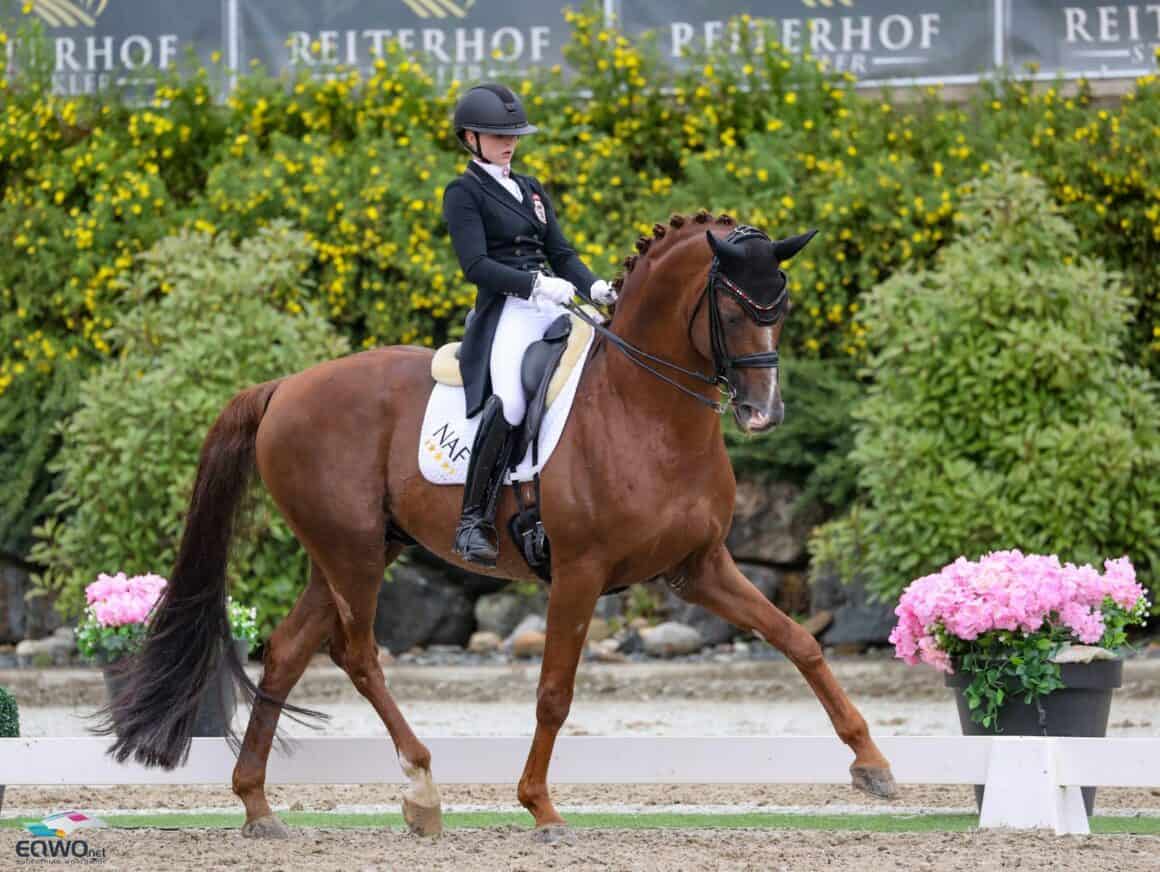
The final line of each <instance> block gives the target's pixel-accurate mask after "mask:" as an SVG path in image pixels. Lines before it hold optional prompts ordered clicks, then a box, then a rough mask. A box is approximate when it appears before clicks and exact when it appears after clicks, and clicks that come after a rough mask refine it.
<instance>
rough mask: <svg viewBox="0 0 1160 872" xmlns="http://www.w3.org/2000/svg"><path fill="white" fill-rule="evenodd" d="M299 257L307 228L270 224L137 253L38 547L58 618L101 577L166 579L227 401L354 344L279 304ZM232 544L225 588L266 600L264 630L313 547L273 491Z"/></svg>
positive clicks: (68, 442)
mask: <svg viewBox="0 0 1160 872" xmlns="http://www.w3.org/2000/svg"><path fill="white" fill-rule="evenodd" d="M305 251H306V240H305V238H304V236H303V234H302V233H300V232H298V231H290V230H287V229H286V228H285V227H283V226H280V225H273V226H271V227H269V228H266V229H264V230H262V231H259V232H258V233H257V234H256V235H255V236H254V237H252V238H251V239H248V240H246V241H244V242H243V243H241V244H240V245H237V246H235V245H233V244H232V243H230V241H229V240H228V239H226V238H225V237H224V236H219V237H218V238H217V239H216V240H211V239H210V238H209V237H207V236H205V235H203V234H190V235H183V236H178V237H173V238H170V239H166V240H163V241H161V242H160V243H158V244H157V245H155V246H154V247H153V248H152V249H150V250H149V251H148V252H146V253H145V254H144V255H142V256H141V257H140V258H139V259H138V266H137V269H136V271H135V272H133V273H131V274H130V276H129V280H128V283H127V285H126V287H125V293H124V300H123V302H124V306H125V308H124V311H123V312H122V313H121V314H120V317H119V318H118V319H117V323H118V325H119V326H118V328H117V331H116V333H115V338H116V341H117V344H118V346H119V347H120V348H121V349H122V352H121V354H120V355H119V356H118V357H117V358H116V360H113V361H110V362H108V363H107V364H106V365H104V366H102V367H99V368H97V369H95V370H94V371H93V372H92V373H91V374H90V375H89V377H88V378H87V379H86V380H85V381H84V383H83V384H82V385H81V386H80V390H79V407H78V409H77V411H76V412H75V414H73V415H72V416H71V417H70V418H69V419H68V423H67V425H66V426H65V428H64V433H63V436H64V439H63V447H62V448H61V450H60V452H59V454H58V455H57V457H56V460H55V461H54V463H53V465H52V467H51V469H52V471H53V472H55V473H57V475H58V479H57V484H56V488H55V489H54V491H53V493H52V496H51V497H50V499H49V502H48V508H49V510H50V512H51V514H50V516H49V517H48V519H47V520H46V521H45V522H44V524H42V525H41V526H40V527H38V528H37V530H36V533H37V537H38V541H37V543H36V545H35V547H34V548H33V549H32V552H31V558H32V560H34V561H35V562H36V563H38V564H40V565H41V566H44V567H46V569H45V571H44V572H43V574H41V575H39V576H37V577H36V579H35V581H36V584H37V586H38V587H41V588H43V589H47V590H50V591H53V592H54V593H56V594H57V606H58V608H59V609H60V610H61V611H63V612H65V613H67V614H70V615H76V614H78V613H79V612H80V611H81V609H82V607H83V605H84V602H85V600H84V589H85V586H86V585H88V584H89V583H90V582H92V581H94V580H95V579H96V577H97V575H98V573H101V572H106V573H109V574H113V573H116V572H120V571H123V572H125V573H126V574H128V575H136V574H142V573H150V572H152V573H156V574H157V575H161V576H167V575H168V573H169V570H170V568H171V567H172V566H173V563H174V559H175V557H176V553H177V545H178V543H179V541H180V536H181V530H182V526H183V519H184V513H185V510H186V507H187V505H188V501H189V495H190V492H191V490H192V486H193V479H194V475H195V473H196V471H197V458H198V453H199V451H200V449H201V444H202V442H203V440H204V439H205V436H206V433H207V431H208V430H209V427H210V425H212V423H213V421H214V420H215V419H216V417H217V416H218V414H219V413H220V412H221V410H222V409H223V408H224V407H225V405H226V403H227V402H228V401H229V399H230V397H232V396H233V395H234V394H235V393H236V392H237V391H239V390H241V389H242V388H245V387H248V386H249V385H252V384H257V383H260V382H263V381H267V380H269V379H273V378H278V377H280V376H282V375H285V374H287V373H292V372H296V371H298V370H300V369H304V368H306V367H308V366H310V365H312V364H314V363H317V362H319V361H322V360H328V359H330V358H332V357H337V356H339V355H341V354H343V353H345V352H346V351H347V350H348V346H347V343H346V341H345V340H343V339H342V338H340V337H338V336H337V335H336V334H335V331H334V328H333V327H332V326H331V325H330V324H329V323H328V322H327V321H326V320H325V319H324V318H322V317H320V316H319V315H316V314H314V313H313V312H312V311H311V309H312V306H311V305H310V304H304V308H303V311H301V312H300V313H298V314H291V313H290V312H286V311H282V310H280V309H279V308H278V307H277V306H274V305H271V301H272V300H274V299H285V298H289V299H293V298H296V297H299V296H305V295H306V294H305V292H306V290H307V283H306V282H305V281H304V279H303V278H302V272H303V270H304V268H305V267H306V265H307V263H308V255H306V254H304V252H305ZM239 539H240V545H239V547H236V548H235V549H234V550H233V555H232V559H231V561H230V575H231V581H232V593H233V595H234V596H235V597H236V598H238V599H239V600H240V601H242V602H244V603H246V604H247V605H251V606H256V607H257V608H258V620H259V623H260V625H261V629H262V631H263V634H265V633H268V632H269V631H270V630H271V629H272V628H273V626H274V624H275V623H277V621H278V620H279V619H280V618H281V616H282V615H283V614H285V612H286V610H287V609H288V608H289V606H290V605H291V604H292V603H293V601H294V599H295V597H296V596H297V594H298V592H299V591H300V590H301V588H302V586H303V584H304V583H305V581H306V577H307V567H306V560H305V555H304V554H303V552H302V550H301V548H300V547H299V546H298V543H297V542H296V541H295V539H294V537H293V535H292V534H291V532H290V529H289V528H288V527H287V525H286V522H285V521H284V520H283V519H282V517H281V515H280V514H278V513H277V512H276V511H275V509H274V507H273V505H272V503H271V502H270V500H269V498H268V497H266V498H264V499H262V500H260V501H257V503H256V506H255V508H254V510H253V511H252V512H250V513H249V514H248V517H247V522H246V523H245V524H244V525H243V530H242V534H241V535H240V536H239Z"/></svg>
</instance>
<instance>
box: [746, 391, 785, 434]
mask: <svg viewBox="0 0 1160 872" xmlns="http://www.w3.org/2000/svg"><path fill="white" fill-rule="evenodd" d="M733 417H734V419H735V420H736V421H737V426H738V427H740V428H741V429H742V430H744V431H745V432H746V433H763V432H765V431H766V430H770V429H772V428H774V427H776V426H777V425H778V424H780V423H781V422H782V419H784V418H785V404H784V403H782V402H781V400H780V399H778V400H777V401H776V402H774V403H772V404H771V405H770V407H769V408H768V409H761V408H758V407H757V406H755V405H753V404H752V403H738V404H737V405H736V406H734V407H733Z"/></svg>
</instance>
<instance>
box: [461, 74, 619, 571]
mask: <svg viewBox="0 0 1160 872" xmlns="http://www.w3.org/2000/svg"><path fill="white" fill-rule="evenodd" d="M454 126H455V135H456V136H457V137H458V139H459V141H460V143H461V144H462V145H463V147H464V148H466V149H467V150H468V151H469V152H471V154H472V156H473V159H472V160H471V161H470V162H469V163H468V165H467V169H466V170H465V171H464V173H463V175H462V176H459V177H458V178H456V179H455V180H454V181H452V182H451V183H450V184H449V185H448V186H447V189H446V192H445V193H444V195H443V217H444V218H445V219H446V221H447V226H448V228H449V230H450V231H451V242H452V245H453V246H454V247H455V254H456V256H457V257H458V258H459V265H460V266H461V267H462V268H463V274H464V276H466V278H467V280H468V281H469V282H472V283H473V284H474V285H475V286H476V288H477V289H478V290H477V294H476V297H475V313H474V316H473V317H470V318H469V319H468V322H467V328H466V332H465V333H464V336H463V344H462V345H461V346H460V349H459V369H460V372H461V373H462V375H463V386H464V391H465V392H466V402H467V416H468V417H469V418H471V417H474V416H475V415H476V414H480V415H481V418H480V422H479V430H478V432H477V433H476V436H475V442H474V444H473V445H472V448H471V458H470V460H469V463H468V468H467V482H466V485H465V486H464V489H463V513H462V516H461V517H460V519H459V526H458V527H457V529H456V530H455V545H454V551H455V553H456V554H459V555H460V556H462V557H463V558H464V559H465V560H467V561H469V562H473V563H478V564H481V565H483V566H495V563H496V558H497V557H498V555H499V540H498V536H497V535H496V531H495V511H496V501H497V498H498V494H499V490H500V488H501V486H502V483H503V476H504V473H505V471H506V469H507V467H508V464H509V462H510V460H511V453H512V449H513V447H514V443H515V439H514V430H515V428H516V427H518V425H519V424H520V422H521V421H522V420H523V417H524V411H525V403H526V401H525V399H524V392H523V386H522V385H521V383H520V364H521V362H522V361H523V356H524V351H525V349H526V348H527V347H528V346H529V345H530V344H531V343H533V342H535V341H536V340H538V339H540V338H541V337H542V336H543V334H544V330H545V329H546V328H547V326H548V325H549V324H551V323H552V322H553V321H554V320H555V319H556V318H558V317H559V316H560V315H561V314H563V313H564V312H565V309H564V308H563V306H562V305H561V304H562V303H565V302H567V301H569V300H571V299H572V296H573V294H575V293H577V289H580V290H579V293H580V296H582V297H583V298H584V299H586V300H590V301H593V302H596V303H599V304H601V305H607V304H609V303H611V302H613V301H615V299H616V293H615V291H613V290H612V288H611V287H610V286H609V284H608V282H606V281H603V280H600V279H597V278H596V277H595V276H594V275H593V274H592V272H591V271H590V270H589V269H588V267H586V266H585V265H584V262H583V261H582V260H581V259H580V257H579V255H577V254H576V252H575V251H574V250H573V249H572V247H571V246H570V245H569V244H568V241H567V239H565V238H564V234H563V233H562V232H561V231H560V226H559V224H558V223H557V222H556V215H555V212H554V211H553V209H552V203H551V201H550V200H549V199H548V194H547V192H546V191H545V190H544V187H543V185H541V184H540V182H539V181H538V180H537V179H535V178H533V177H531V176H523V175H517V174H516V173H513V172H512V171H511V160H512V157H513V156H514V155H515V152H516V147H517V146H518V144H519V139H520V137H521V136H525V135H527V134H529V133H534V132H535V131H536V127H534V126H533V125H531V124H529V123H528V118H527V115H526V114H525V112H524V107H523V105H522V104H521V102H520V99H519V97H517V96H516V95H515V94H513V93H512V92H511V91H510V90H509V89H508V88H506V87H504V86H503V85H495V84H481V85H476V86H475V87H473V88H472V89H471V90H469V91H468V92H467V93H466V94H465V95H464V96H463V97H462V98H461V99H460V100H459V102H458V104H457V105H456V107H455V116H454Z"/></svg>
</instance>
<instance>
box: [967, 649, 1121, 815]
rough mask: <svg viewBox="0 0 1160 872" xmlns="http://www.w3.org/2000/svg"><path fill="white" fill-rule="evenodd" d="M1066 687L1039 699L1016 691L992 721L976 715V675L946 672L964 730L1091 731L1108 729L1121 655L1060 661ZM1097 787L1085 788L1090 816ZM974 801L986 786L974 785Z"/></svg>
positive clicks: (979, 732) (1096, 734)
mask: <svg viewBox="0 0 1160 872" xmlns="http://www.w3.org/2000/svg"><path fill="white" fill-rule="evenodd" d="M1059 671H1060V679H1061V680H1062V681H1063V685H1064V686H1063V687H1061V688H1060V689H1059V690H1056V691H1053V692H1052V693H1049V694H1047V695H1046V696H1041V697H1039V699H1038V700H1037V701H1035V702H1030V703H1028V702H1024V701H1023V695H1022V694H1019V693H1011V694H1009V695H1008V696H1007V698H1006V699H1005V700H1004V701H1003V704H1002V705H1001V706H999V717H998V720H997V721H996V722H995V723H993V724H992V725H991V726H990V727H984V726H983V725H982V724H979V723H976V722H975V721H972V720H971V710H970V708H969V707H968V706H967V695H966V687H967V685H968V684H970V683H971V676H970V675H968V674H967V673H965V672H961V671H959V672H956V673H955V674H954V675H948V676H946V683H947V687H951V688H954V691H955V704H956V705H957V706H958V709H959V724H960V725H961V726H962V729H963V735H965V736H995V735H1000V736H1086V737H1102V736H1105V735H1107V731H1108V714H1109V713H1110V712H1111V709H1112V692H1113V691H1114V690H1115V689H1116V688H1117V687H1119V686H1120V684H1121V683H1122V682H1123V676H1124V662H1123V661H1122V660H1094V661H1092V662H1091V663H1063V664H1060V667H1059ZM1095 801H1096V789H1095V788H1094V787H1085V788H1083V804H1084V808H1085V809H1086V810H1087V814H1088V817H1091V814H1092V808H1093V807H1094V806H1095ZM975 803H976V805H977V806H978V808H979V810H980V811H981V810H982V808H983V786H982V785H981V784H976V785H975Z"/></svg>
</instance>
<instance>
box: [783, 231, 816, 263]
mask: <svg viewBox="0 0 1160 872" xmlns="http://www.w3.org/2000/svg"><path fill="white" fill-rule="evenodd" d="M817 234H818V231H816V230H811V231H810V232H809V233H803V234H802V235H801V236H791V237H789V238H788V239H779V240H777V242H775V243H773V256H774V257H776V258H777V262H778V263H781V262H782V261H784V260H789V259H790V258H791V257H793V256H794V255H795V254H797V253H798V252H799V251H801V250H802V249H803V248H805V247H806V243H807V242H809V241H810V240H811V239H813V238H814V237H815V236H817Z"/></svg>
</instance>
